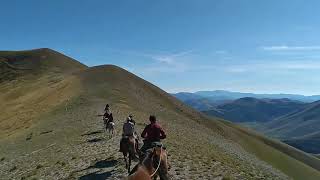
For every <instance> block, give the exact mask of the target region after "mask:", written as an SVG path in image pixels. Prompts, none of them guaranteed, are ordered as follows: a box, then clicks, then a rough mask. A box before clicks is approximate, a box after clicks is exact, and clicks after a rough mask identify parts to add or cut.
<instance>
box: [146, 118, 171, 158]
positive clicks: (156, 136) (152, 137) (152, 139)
mask: <svg viewBox="0 0 320 180" xmlns="http://www.w3.org/2000/svg"><path fill="white" fill-rule="evenodd" d="M149 120H150V124H148V125H147V126H146V127H145V128H144V130H143V132H142V133H141V137H142V138H144V140H143V142H144V143H143V146H142V147H141V149H140V151H141V153H145V152H146V151H147V150H148V149H150V148H152V145H153V143H160V141H161V139H165V138H166V133H165V132H164V130H163V129H162V128H161V126H160V124H159V123H157V119H156V116H154V115H151V116H150V117H149Z"/></svg>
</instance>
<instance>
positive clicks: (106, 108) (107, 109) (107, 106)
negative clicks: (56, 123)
mask: <svg viewBox="0 0 320 180" xmlns="http://www.w3.org/2000/svg"><path fill="white" fill-rule="evenodd" d="M104 111H105V112H107V113H108V114H110V106H109V104H107V105H106V107H105V108H104Z"/></svg>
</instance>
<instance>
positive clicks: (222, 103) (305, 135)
mask: <svg viewBox="0 0 320 180" xmlns="http://www.w3.org/2000/svg"><path fill="white" fill-rule="evenodd" d="M174 96H176V97H177V98H179V99H180V100H182V101H183V102H185V103H186V104H188V105H189V106H191V107H193V108H195V109H197V110H199V111H202V112H204V113H205V114H207V115H210V116H215V117H219V118H222V119H227V120H229V121H232V122H235V123H241V124H245V125H247V126H249V127H251V128H254V129H256V130H257V131H259V132H262V133H264V134H266V135H268V136H270V137H274V138H278V139H280V140H282V141H283V142H286V143H287V144H290V145H292V146H294V147H296V148H299V149H301V150H304V151H306V152H310V153H316V154H318V153H320V101H315V100H318V98H319V97H320V96H303V95H292V94H253V93H238V92H229V91H221V90H218V91H199V92H196V93H184V92H183V93H177V94H174ZM243 96H246V97H243ZM311 101H315V102H311Z"/></svg>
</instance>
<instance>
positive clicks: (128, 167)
mask: <svg viewBox="0 0 320 180" xmlns="http://www.w3.org/2000/svg"><path fill="white" fill-rule="evenodd" d="M130 166H131V155H130V154H129V167H128V174H129V173H130Z"/></svg>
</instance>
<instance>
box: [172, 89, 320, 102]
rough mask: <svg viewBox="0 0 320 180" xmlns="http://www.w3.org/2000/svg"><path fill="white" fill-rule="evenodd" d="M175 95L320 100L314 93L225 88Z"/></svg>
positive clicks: (213, 97) (232, 98) (225, 98)
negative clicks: (244, 91)
mask: <svg viewBox="0 0 320 180" xmlns="http://www.w3.org/2000/svg"><path fill="white" fill-rule="evenodd" d="M173 95H174V96H175V97H177V98H179V99H180V100H182V101H183V99H181V97H185V98H187V97H188V99H190V98H193V99H194V98H208V99H211V100H235V99H239V98H243V97H254V98H259V99H262V98H269V99H283V98H287V99H291V100H298V101H302V102H313V101H318V100H320V95H313V96H304V95H299V94H255V93H242V92H231V91H225V90H215V91H198V92H195V93H188V92H179V93H175V94H173Z"/></svg>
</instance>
